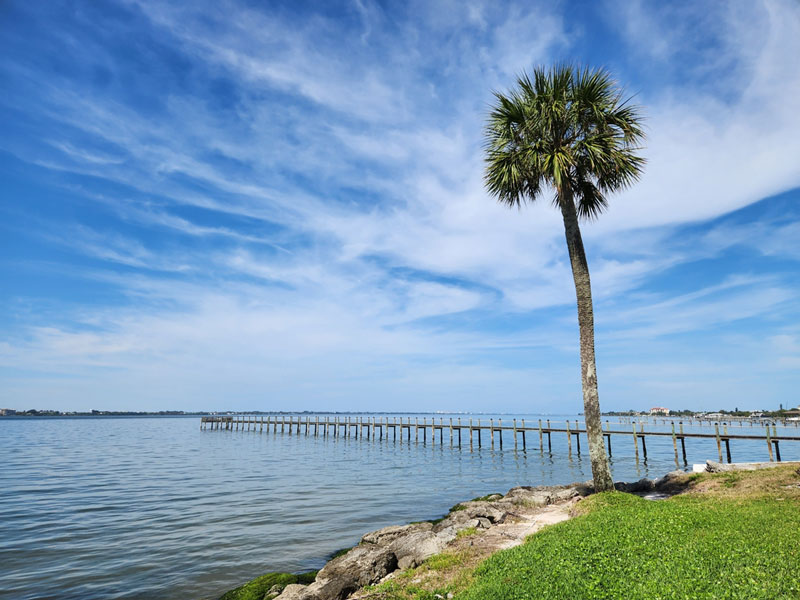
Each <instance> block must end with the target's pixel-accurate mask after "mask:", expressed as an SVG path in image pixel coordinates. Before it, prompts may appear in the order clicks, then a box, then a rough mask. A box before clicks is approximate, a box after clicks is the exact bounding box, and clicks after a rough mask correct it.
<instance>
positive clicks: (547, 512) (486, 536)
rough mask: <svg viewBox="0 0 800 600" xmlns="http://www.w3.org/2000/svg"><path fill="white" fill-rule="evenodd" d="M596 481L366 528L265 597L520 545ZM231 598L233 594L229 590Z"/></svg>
mask: <svg viewBox="0 0 800 600" xmlns="http://www.w3.org/2000/svg"><path fill="white" fill-rule="evenodd" d="M686 478H687V474H686V473H685V472H683V471H674V472H672V473H669V474H667V475H666V476H664V477H661V478H659V479H655V480H653V479H641V480H639V481H637V482H634V483H624V482H619V483H616V484H615V487H616V489H617V490H619V491H624V492H630V493H638V494H648V493H655V494H657V495H658V496H667V495H671V494H674V493H677V492H678V491H680V489H681V488H682V487H683V485H685V481H686ZM593 492H594V488H593V486H592V484H591V483H576V484H571V485H564V486H540V487H527V486H526V487H515V488H512V489H511V490H509V492H508V493H507V494H505V495H501V494H493V495H490V496H486V497H483V498H476V499H474V500H470V501H467V502H462V503H460V504H457V505H455V506H454V507H453V508H452V509H451V511H450V512H449V513H448V514H447V515H446V516H445V517H444V518H442V519H439V520H436V521H425V522H421V523H411V524H408V525H392V526H389V527H384V528H383V529H379V530H377V531H372V532H370V533H367V534H365V535H364V536H363V537H362V538H361V541H360V542H359V544H358V545H357V546H355V547H354V548H352V549H350V550H349V551H347V552H346V553H344V554H342V555H341V556H338V557H336V558H334V559H332V560H330V561H329V562H328V563H327V564H326V565H325V566H324V567H323V568H322V569H321V570H320V571H319V572H318V573H317V575H316V578H315V579H314V581H313V582H312V583H309V584H303V583H290V584H288V585H285V586H281V585H276V586H272V587H271V588H270V589H268V590H265V592H264V595H263V596H262V597H261V600H346V599H348V598H350V599H353V600H355V599H356V598H366V597H368V594H366V595H364V594H362V595H359V594H358V593H357V592H359V590H362V589H363V588H364V587H366V586H372V585H376V584H380V583H383V582H386V581H389V580H391V579H392V578H394V577H397V576H398V575H399V574H400V573H402V572H404V571H405V570H407V569H411V568H414V567H417V566H418V565H420V564H422V563H423V561H425V560H426V559H429V558H430V557H432V556H434V555H437V554H440V553H442V552H446V551H455V550H457V549H458V547H459V546H460V545H464V544H469V545H470V546H473V545H474V544H479V545H481V550H482V551H483V552H482V553H483V554H484V555H487V556H488V555H489V554H492V553H494V552H496V551H498V550H502V549H505V548H509V547H512V546H515V545H517V544H521V543H522V542H523V541H524V540H525V538H526V537H527V536H529V535H531V534H532V533H535V532H536V531H538V530H539V529H541V528H542V527H544V526H546V525H550V524H553V523H558V522H560V521H564V520H566V519H569V518H570V516H571V514H570V513H571V509H572V507H573V506H574V505H575V503H577V502H579V501H580V500H581V499H582V498H584V497H586V496H588V495H589V494H592V493H593ZM226 596H227V594H226Z"/></svg>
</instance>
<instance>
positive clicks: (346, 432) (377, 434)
mask: <svg viewBox="0 0 800 600" xmlns="http://www.w3.org/2000/svg"><path fill="white" fill-rule="evenodd" d="M561 423H563V422H559V423H551V422H550V419H538V420H537V422H536V423H531V422H528V423H526V422H525V419H521V420H519V421H518V420H517V419H512V420H511V423H509V422H508V420H507V421H506V424H505V425H504V424H503V420H502V419H472V418H471V419H468V420H467V419H464V420H463V421H462V419H461V418H456V419H452V418H450V419H448V420H447V421H445V420H444V419H443V418H440V419H439V421H438V422H437V421H436V419H435V418H431V419H430V420H429V419H428V418H427V417H423V418H422V420H421V421H420V419H419V418H418V417H414V419H413V421H412V418H411V417H407V418H406V419H405V420H404V419H403V418H402V417H350V416H324V417H323V416H316V415H301V416H292V415H264V416H262V415H233V416H228V415H225V416H209V417H202V418H201V420H200V428H201V429H216V430H219V429H222V430H227V431H239V430H242V431H258V432H267V433H273V434H277V433H284V434H287V435H306V436H314V437H345V438H350V437H352V438H356V439H357V438H358V437H359V436H360V437H362V438H365V439H367V440H383V439H387V440H388V439H389V437H390V435H391V439H392V440H394V441H397V440H398V439H399V441H400V443H403V440H404V438H405V440H406V441H407V442H409V443H410V442H411V441H412V434H413V441H414V442H420V441H421V442H423V443H428V442H429V441H430V443H431V444H433V445H435V444H436V443H437V441H436V437H437V434H438V437H439V441H438V443H439V444H440V445H444V444H445V438H447V441H448V442H449V445H450V446H451V447H453V446H457V447H459V448H461V447H462V445H464V446H466V445H469V448H470V449H472V448H473V447H475V446H477V447H478V448H482V447H483V446H484V443H485V442H486V441H488V442H489V445H490V447H491V448H494V447H495V443H497V444H498V445H499V447H500V449H501V450H502V449H503V438H504V437H507V436H508V435H509V434H510V435H511V436H512V440H513V444H514V449H518V448H519V447H520V446H521V447H522V449H523V450H527V448H528V439H529V436H531V435H533V436H534V439H533V442H534V444H535V443H536V441H537V440H538V446H539V450H540V451H544V447H545V443H546V444H547V450H548V452H552V436H553V435H554V434H556V435H566V441H567V451H568V453H569V455H570V456H571V455H572V449H573V441H574V444H575V449H576V451H577V453H578V454H580V453H581V437H580V436H581V435H582V434H583V435H585V434H586V429H585V426H584V427H583V428H582V427H581V425H582V424H581V423H579V421H577V420H574V421H566V423H565V424H564V425H563V426H561ZM637 424H638V426H639V427H638V430H637ZM625 425H630V429H627V430H623V429H622V428H623V427H624V426H625ZM677 425H678V429H677V430H676V427H675V426H676V423H675V422H674V421H671V426H672V431H653V430H651V431H645V423H644V422H638V423H637V422H630V423H627V424H624V423H609V422H608V421H605V423H604V426H603V437H604V439H605V441H606V444H607V449H608V454H609V456H611V455H612V450H613V447H612V443H611V439H612V437H613V436H616V437H619V436H622V438H623V439H624V438H627V439H629V440H631V441H632V442H633V446H634V453H635V457H636V461H637V462H638V461H639V452H640V446H641V453H642V455H643V458H644V460H645V461H646V460H647V439H648V438H653V437H662V438H663V437H669V438H671V439H672V447H673V450H674V454H675V464H676V466H680V463H679V452H678V445H679V444H680V454H681V457H682V458H683V464H684V465H688V462H687V459H686V440H687V439H689V440H692V439H713V440H715V441H716V444H717V451H718V454H719V461H720V462H724V460H723V446H724V447H725V458H726V459H727V462H728V463H730V462H731V461H732V458H731V440H751V441H761V442H763V443H765V444H766V446H767V453H768V455H769V460H770V461H778V462H780V461H781V450H780V442H788V441H792V442H800V435H797V436H790V435H785V434H782V435H778V432H777V427H776V426H775V425H774V424H771V425H770V424H767V425H764V433H763V434H761V433H755V432H754V433H752V434H751V433H749V432H748V433H743V432H742V433H739V432H737V433H731V432H729V431H728V425H727V423H723V424H722V429H721V430H720V423H714V432H713V433H711V432H700V433H697V432H694V433H692V432H685V431H684V427H683V423H682V422H678V423H677ZM612 427H616V428H618V429H612ZM429 434H430V435H429ZM504 434H505V435H504ZM487 436H488V440H487V439H486V438H487Z"/></svg>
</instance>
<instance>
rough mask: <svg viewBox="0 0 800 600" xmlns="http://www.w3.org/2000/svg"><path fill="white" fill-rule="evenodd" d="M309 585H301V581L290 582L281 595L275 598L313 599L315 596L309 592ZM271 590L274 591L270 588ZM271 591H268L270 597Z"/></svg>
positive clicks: (290, 599)
mask: <svg viewBox="0 0 800 600" xmlns="http://www.w3.org/2000/svg"><path fill="white" fill-rule="evenodd" d="M273 587H274V586H273ZM308 587H309V586H307V585H301V584H299V583H290V584H289V585H287V586H286V587H285V588H283V591H282V592H281V594H280V596H278V597H277V598H275V600H311V598H313V596H310V595H309V594H308ZM270 592H272V589H270ZM270 592H267V597H269V593H270Z"/></svg>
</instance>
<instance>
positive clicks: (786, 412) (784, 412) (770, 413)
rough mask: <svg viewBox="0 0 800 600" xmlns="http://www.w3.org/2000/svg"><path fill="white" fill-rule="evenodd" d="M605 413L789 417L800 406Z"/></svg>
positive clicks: (797, 412) (611, 413) (613, 413)
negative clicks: (662, 412)
mask: <svg viewBox="0 0 800 600" xmlns="http://www.w3.org/2000/svg"><path fill="white" fill-rule="evenodd" d="M603 415H607V416H614V417H649V416H655V417H662V416H670V417H694V418H704V417H711V416H725V417H745V418H747V417H768V418H787V417H795V416H798V415H800V408H797V409H791V410H790V409H785V408H780V409H779V410H739V409H738V408H735V409H733V410H725V409H722V410H717V411H708V410H706V411H694V410H670V411H669V415H662V414H659V413H655V414H651V413H650V412H649V411H640V410H623V411H617V410H612V411H607V412H604V413H603Z"/></svg>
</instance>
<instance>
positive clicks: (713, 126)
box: [0, 0, 800, 413]
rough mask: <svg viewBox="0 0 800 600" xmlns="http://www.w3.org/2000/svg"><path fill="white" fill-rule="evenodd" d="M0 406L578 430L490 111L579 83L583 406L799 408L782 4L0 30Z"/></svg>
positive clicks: (297, 12) (242, 6) (525, 224)
mask: <svg viewBox="0 0 800 600" xmlns="http://www.w3.org/2000/svg"><path fill="white" fill-rule="evenodd" d="M0 42H1V43H2V53H0V90H2V93H0V182H1V183H0V406H2V407H6V406H7V407H9V408H16V409H28V408H40V409H57V410H88V409H105V410H319V411H321V410H355V411H362V410H369V411H486V412H491V411H502V412H522V413H535V412H545V413H563V412H577V411H580V410H581V409H582V400H581V388H580V368H579V358H578V327H577V318H576V308H575V291H574V287H573V283H572V277H571V273H570V269H569V262H568V257H567V251H566V244H565V241H564V232H563V225H562V223H561V218H560V215H559V214H558V213H557V212H556V211H555V210H553V208H552V205H551V203H550V201H549V199H548V198H544V199H542V200H540V201H538V202H535V203H532V204H529V205H528V206H526V207H524V208H522V209H520V210H517V209H508V208H506V207H504V206H502V205H500V204H498V203H497V202H496V201H495V200H494V199H493V198H492V197H490V196H489V195H488V193H487V192H486V191H485V190H484V187H483V182H482V175H483V156H482V152H483V146H482V143H483V142H482V135H483V127H484V124H485V120H486V115H487V112H488V110H489V106H490V104H491V102H492V99H493V96H492V92H493V91H494V90H497V91H504V90H507V89H509V88H510V87H511V86H513V84H514V82H515V80H516V77H517V76H518V75H519V74H521V73H522V72H523V71H525V70H530V69H532V68H533V67H535V66H540V65H542V66H547V65H550V64H553V63H556V62H560V61H572V62H579V63H582V64H586V65H590V66H596V67H605V68H607V69H609V70H610V71H611V72H612V73H613V75H614V76H615V78H616V79H617V81H618V82H619V83H620V85H622V86H623V87H624V89H625V91H626V94H628V95H630V96H632V97H633V99H634V102H635V103H637V104H639V105H640V106H641V107H642V112H643V114H644V115H645V118H646V122H645V125H646V134H647V142H646V145H645V148H644V149H643V150H642V153H643V155H644V156H645V157H646V158H647V161H648V164H647V167H646V172H645V174H644V176H643V177H642V179H641V181H640V182H639V183H638V184H637V185H635V186H633V187H632V188H630V189H628V190H626V191H624V192H621V193H618V194H615V195H614V196H612V197H611V198H610V208H609V210H608V211H607V212H606V213H605V214H604V215H602V216H601V217H600V218H599V219H597V220H596V221H592V222H585V223H583V224H582V228H583V235H584V241H585V244H586V249H587V255H588V259H589V266H590V270H591V274H592V283H593V293H594V302H595V320H596V343H597V361H598V379H599V389H600V403H601V407H602V408H603V409H604V410H625V409H630V408H632V409H648V408H650V407H651V406H667V407H671V408H675V409H677V408H689V409H695V410H705V409H720V408H725V409H733V408H742V409H757V408H769V409H776V408H778V406H779V405H780V404H783V405H784V407H787V406H796V405H797V404H798V403H800V398H798V392H797V390H798V388H800V244H798V240H800V135H798V132H800V110H798V109H800V70H798V69H797V57H798V56H800V4H798V3H797V2H794V1H792V0H784V1H780V0H775V1H769V2H759V1H753V2H714V1H708V2H682V3H663V2H657V1H653V2H644V1H642V2H639V1H634V0H632V1H630V2H624V3H620V2H602V1H601V2H590V1H586V2H567V1H560V2H558V1H556V2H552V1H547V2H538V3H537V2H519V3H514V2H496V1H487V2H480V1H474V2H472V1H466V0H465V1H452V2H451V1H444V0H443V1H440V2H434V1H428V0H425V1H414V0H411V1H409V2H402V3H401V2H373V1H370V0H350V1H343V2H334V1H331V2H324V3H319V2H311V3H305V2H296V1H292V2H274V1H273V2H256V1H254V0H250V1H244V0H241V1H239V0H214V1H213V2H212V1H208V2H206V1H200V0H198V1H195V2H177V1H175V2H166V1H158V2H156V1H144V0H118V1H111V0H91V1H90V0H83V1H80V0H78V1H68V2H67V1H64V2H62V1H58V0H52V1H48V2H25V1H21V0H7V1H5V2H2V3H0Z"/></svg>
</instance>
